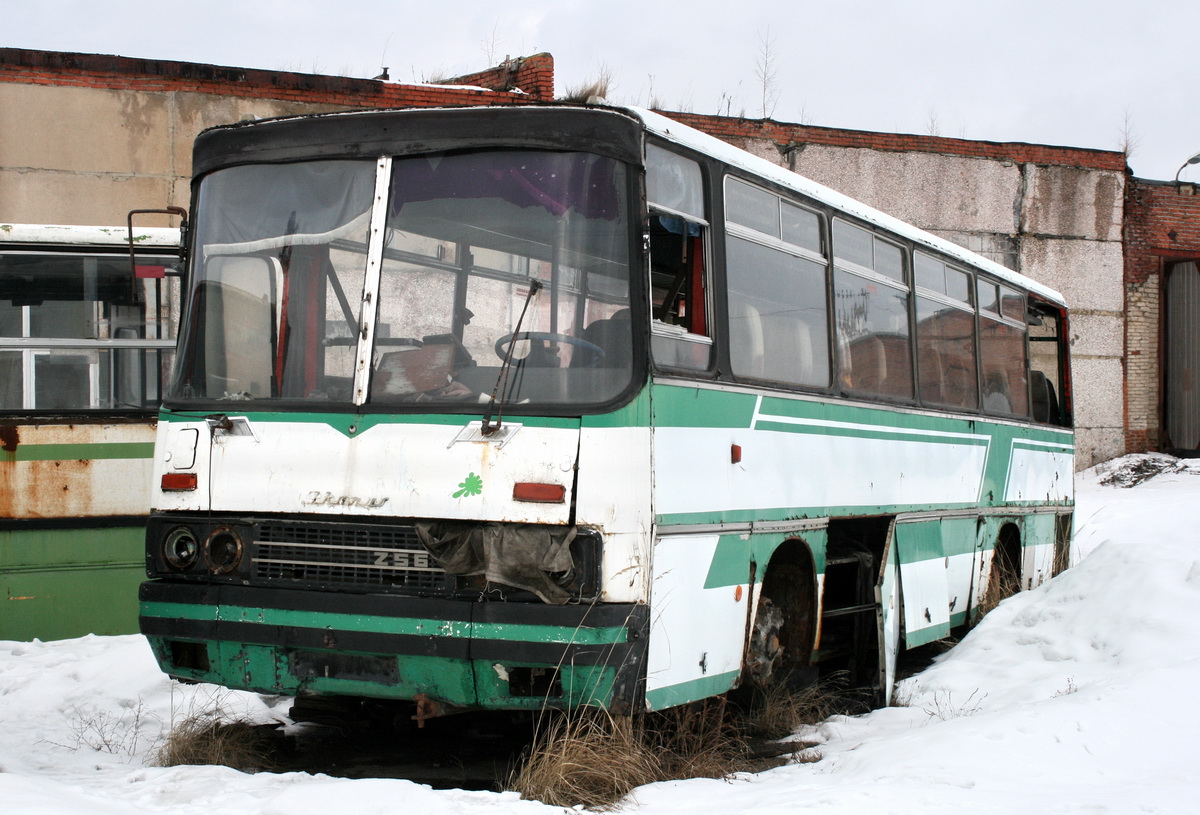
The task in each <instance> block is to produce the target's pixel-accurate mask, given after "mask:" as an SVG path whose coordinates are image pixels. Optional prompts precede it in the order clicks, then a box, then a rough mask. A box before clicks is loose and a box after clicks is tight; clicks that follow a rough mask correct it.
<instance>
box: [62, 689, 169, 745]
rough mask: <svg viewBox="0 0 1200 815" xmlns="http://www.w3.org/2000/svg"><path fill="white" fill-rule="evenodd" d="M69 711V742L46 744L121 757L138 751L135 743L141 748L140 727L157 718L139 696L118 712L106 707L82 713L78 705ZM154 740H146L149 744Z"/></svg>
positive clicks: (143, 739)
mask: <svg viewBox="0 0 1200 815" xmlns="http://www.w3.org/2000/svg"><path fill="white" fill-rule="evenodd" d="M73 712H74V716H73V717H72V719H71V741H70V743H67V744H63V743H60V742H56V741H51V742H48V743H49V744H53V745H54V746H56V747H62V748H63V749H65V750H70V751H71V752H76V751H78V750H83V749H88V750H93V751H95V752H97V753H108V754H110V755H114V756H121V757H123V758H125V759H126V760H128V759H132V758H134V757H135V756H136V755H137V754H138V748H139V745H140V746H142V747H145V743H146V739H145V738H144V737H143V735H142V729H143V728H144V727H145V726H146V725H147V724H148V723H149V722H151V721H157V717H155V716H152V715H151V714H149V713H148V712H147V710H146V705H145V702H144V701H142V699H141V698H139V699H138V700H137V703H136V704H134V703H128V704H127V705H126V706H125V708H124V709H123V710H122V711H121V712H119V713H114V712H112V711H109V710H99V711H94V712H85V711H83V710H82V709H80V708H79V707H75V708H74V709H73ZM156 740H157V739H156V738H155V739H151V740H150V742H151V746H152V745H153V743H154V742H155V741H156Z"/></svg>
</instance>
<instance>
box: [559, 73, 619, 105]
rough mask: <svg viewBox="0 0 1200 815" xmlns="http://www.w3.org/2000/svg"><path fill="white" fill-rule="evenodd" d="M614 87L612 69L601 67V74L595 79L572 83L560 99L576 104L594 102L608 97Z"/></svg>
mask: <svg viewBox="0 0 1200 815" xmlns="http://www.w3.org/2000/svg"><path fill="white" fill-rule="evenodd" d="M612 89H613V76H612V71H610V70H608V69H607V68H605V67H602V68H600V71H599V74H598V75H597V76H596V78H595V79H589V80H585V81H584V82H581V83H580V84H578V85H570V86H568V87H567V89H566V93H564V94H563V95H562V96H561V97H560V98H559V100H558V101H560V102H571V103H574V104H579V105H584V104H589V105H590V104H593V103H595V102H597V101H600V100H603V99H607V98H608V96H609V94H610V93H611V92H612Z"/></svg>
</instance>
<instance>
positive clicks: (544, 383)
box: [141, 105, 1073, 717]
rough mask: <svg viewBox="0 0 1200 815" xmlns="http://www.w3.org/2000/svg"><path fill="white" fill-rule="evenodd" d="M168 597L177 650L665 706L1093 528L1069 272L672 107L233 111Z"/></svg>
mask: <svg viewBox="0 0 1200 815" xmlns="http://www.w3.org/2000/svg"><path fill="white" fill-rule="evenodd" d="M193 167H194V172H195V181H194V189H193V195H194V198H193V229H192V232H191V234H192V238H191V241H190V246H189V260H188V266H187V269H188V295H187V299H186V303H187V305H186V308H185V312H186V313H185V316H184V320H183V324H182V326H181V329H180V342H179V351H178V355H177V358H176V366H175V370H174V374H173V379H172V381H171V383H170V386H169V389H168V392H167V393H166V396H165V400H164V404H163V408H162V411H161V413H160V414H159V426H158V438H157V454H156V459H155V472H154V500H153V504H154V511H153V514H152V516H151V521H150V524H149V527H148V531H147V563H148V567H149V571H150V579H149V580H148V581H147V582H146V583H144V584H143V585H142V588H141V627H142V631H143V632H144V633H145V634H146V636H147V637H148V638H149V641H150V643H151V645H152V647H153V649H154V651H155V654H156V656H157V658H158V660H159V663H160V664H161V666H162V668H163V669H164V670H165V671H166V672H167V673H168V674H170V675H171V676H174V677H178V678H180V679H185V680H199V681H208V682H216V683H220V684H224V685H227V686H230V687H235V688H245V689H251V690H255V691H259V692H267V693H276V694H295V695H297V696H300V697H306V696H325V697H330V696H335V697H337V696H341V697H367V698H374V699H392V700H404V701H411V702H414V703H416V704H417V707H418V716H421V717H424V716H432V715H438V714H441V713H446V712H450V711H454V710H462V709H473V708H474V709H533V708H540V707H543V706H550V707H561V708H569V707H575V706H580V705H595V706H602V707H606V708H608V709H610V710H614V711H618V712H621V711H632V710H645V709H649V710H656V709H662V708H667V707H671V706H674V705H678V704H682V703H686V702H689V701H692V700H696V699H701V698H705V697H709V696H713V695H717V694H721V693H724V692H726V691H728V690H730V689H732V688H735V687H737V686H739V685H742V684H745V683H748V682H755V683H759V684H764V683H769V682H771V681H773V679H777V678H779V677H780V676H784V675H786V676H794V675H803V674H809V675H812V676H814V677H819V676H820V675H822V674H828V673H832V672H835V671H840V672H847V673H848V674H849V675H850V677H851V678H852V679H853V680H854V681H855V682H856V683H858V684H860V685H863V686H866V687H870V688H873V689H875V691H876V692H877V693H878V696H879V697H880V698H886V697H887V695H888V694H889V692H890V687H891V683H892V681H893V678H894V670H895V662H896V654H897V653H898V652H899V651H900V650H902V649H905V648H913V647H915V646H919V645H922V644H925V643H929V642H932V641H934V640H938V639H942V638H945V637H947V636H948V635H950V634H951V632H952V631H953V630H955V629H961V628H964V627H966V626H968V625H970V624H971V623H972V622H973V621H974V619H976V617H977V615H978V614H979V612H980V609H981V605H982V603H983V600H984V597H985V595H987V594H988V592H989V587H991V588H992V589H995V588H997V587H1000V588H1005V589H1008V590H1011V589H1014V588H1017V587H1028V586H1032V585H1035V584H1037V583H1039V582H1041V581H1042V580H1045V579H1047V578H1049V577H1050V576H1051V574H1052V573H1054V572H1055V571H1056V570H1057V569H1059V568H1061V567H1062V565H1063V564H1064V563H1065V560H1066V556H1067V547H1068V545H1069V533H1070V527H1071V512H1072V474H1073V438H1072V431H1071V429H1070V425H1071V420H1070V414H1071V410H1070V407H1071V406H1070V396H1071V390H1070V380H1069V372H1068V360H1067V342H1066V338H1067V315H1066V309H1065V306H1064V302H1063V299H1062V297H1061V296H1060V295H1058V294H1057V293H1055V292H1054V291H1051V290H1050V289H1048V288H1046V287H1044V286H1042V285H1039V284H1037V283H1035V282H1034V281H1032V280H1028V279H1026V278H1024V277H1022V276H1021V275H1018V274H1016V273H1014V272H1012V271H1010V270H1008V269H1005V268H1003V267H1001V266H999V265H997V264H996V263H993V262H990V261H988V260H986V259H984V258H981V257H979V256H977V255H974V254H972V253H970V252H968V251H966V250H964V249H962V248H961V247H959V246H956V245H954V244H952V243H949V242H947V241H945V240H942V239H939V238H937V237H935V236H933V235H930V234H928V233H926V232H923V231H921V230H919V229H916V228H914V227H912V226H909V225H907V224H904V223H902V222H900V221H897V220H896V219H894V218H891V217H888V216H886V215H884V214H882V213H880V212H877V211H875V210H873V209H871V208H869V207H867V206H865V205H863V204H860V203H858V202H855V201H853V200H851V199H849V198H846V197H844V196H842V195H840V194H837V193H835V192H833V191H831V190H828V189H826V188H824V187H822V186H820V185H817V184H815V183H812V182H810V181H808V180H806V179H804V178H801V177H799V176H797V175H794V174H792V173H789V172H787V171H785V170H783V169H781V168H779V167H777V166H775V165H773V164H771V163H769V162H767V161H764V160H760V159H758V158H756V157H754V156H752V155H749V154H748V153H745V152H743V151H740V150H737V149H734V148H732V147H730V146H729V145H727V144H725V143H723V142H720V141H718V140H716V139H714V138H711V137H709V136H706V135H704V134H701V133H699V132H697V131H695V130H692V129H689V128H687V127H684V126H682V125H679V124H678V123H676V122H673V121H671V120H669V119H667V118H664V117H662V116H660V115H657V114H655V113H652V112H649V111H644V110H629V109H613V108H603V107H577V106H533V105H531V106H520V107H506V108H464V109H435V110H428V109H427V110H406V111H373V112H359V113H341V114H332V115H319V116H309V117H299V118H288V119H278V120H266V121H260V122H255V123H247V124H238V125H231V126H227V127H219V128H214V129H211V130H208V131H205V132H204V133H203V134H201V136H200V137H199V139H198V140H197V143H196V147H195V153H194V163H193Z"/></svg>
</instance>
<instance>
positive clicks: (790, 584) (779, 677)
mask: <svg viewBox="0 0 1200 815" xmlns="http://www.w3.org/2000/svg"><path fill="white" fill-rule="evenodd" d="M808 577H809V578H811V575H808ZM811 582H812V581H811V579H806V571H805V569H804V568H803V567H802V566H801V565H800V564H797V563H794V562H783V563H775V564H773V565H772V566H771V567H770V568H769V569H768V571H767V577H766V579H765V580H764V581H763V587H762V591H761V592H760V593H759V596H758V607H757V608H756V610H755V614H754V627H753V628H752V629H751V631H750V642H749V644H748V648H747V653H746V670H745V674H746V676H747V678H748V679H749V681H750V682H751V683H752V684H753V685H755V686H757V687H760V688H767V687H769V686H771V685H773V684H781V683H786V682H787V681H788V680H789V679H790V678H791V677H792V674H793V673H795V671H796V670H797V669H798V668H802V667H805V666H806V665H807V664H808V660H807V658H806V657H807V655H808V653H809V652H810V651H811V649H812V640H813V630H812V627H813V626H812V624H813V619H814V617H813V598H812V596H811V595H812V591H811V589H809V588H807V587H808V586H809V585H810V584H811Z"/></svg>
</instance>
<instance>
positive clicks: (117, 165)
mask: <svg viewBox="0 0 1200 815" xmlns="http://www.w3.org/2000/svg"><path fill="white" fill-rule="evenodd" d="M454 82H456V83H458V84H457V85H403V84H397V83H392V82H381V81H375V80H370V79H354V78H350V77H331V76H317V75H312V74H299V73H291V72H277V71H258V70H247V69H241V68H226V67H221V66H215V65H196V64H193V63H184V62H168V61H157V60H142V59H131V58H127V57H117V56H103V55H96V54H68V53H59V52H48V51H30V50H23V49H17V48H0V221H10V222H25V223H73V224H86V225H112V224H123V223H124V222H125V216H126V213H127V212H128V211H129V210H131V209H138V208H147V207H163V206H168V205H173V206H184V207H186V206H187V205H188V200H189V184H190V178H191V155H192V142H193V141H194V140H195V138H196V135H197V134H198V133H199V132H200V131H201V130H203V129H205V128H207V127H212V126H214V125H219V124H227V123H230V122H236V121H239V120H240V119H242V118H244V117H248V116H253V117H258V118H268V117H273V116H290V115H298V114H306V113H325V112H329V111H336V110H353V109H363V108H392V107H432V106H443V105H446V106H453V105H514V104H528V103H531V102H539V101H548V100H551V99H553V95H554V60H553V58H552V57H551V56H550V55H549V54H536V55H534V56H530V57H523V58H520V59H516V60H508V61H506V63H505V65H502V66H498V67H497V68H493V69H489V70H488V71H482V72H479V73H477V74H472V75H470V76H468V77H463V78H460V79H457V80H454ZM139 224H141V225H143V226H155V225H160V226H165V225H168V223H167V221H166V220H165V219H155V218H150V217H147V218H145V219H143V220H140V221H139Z"/></svg>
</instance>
